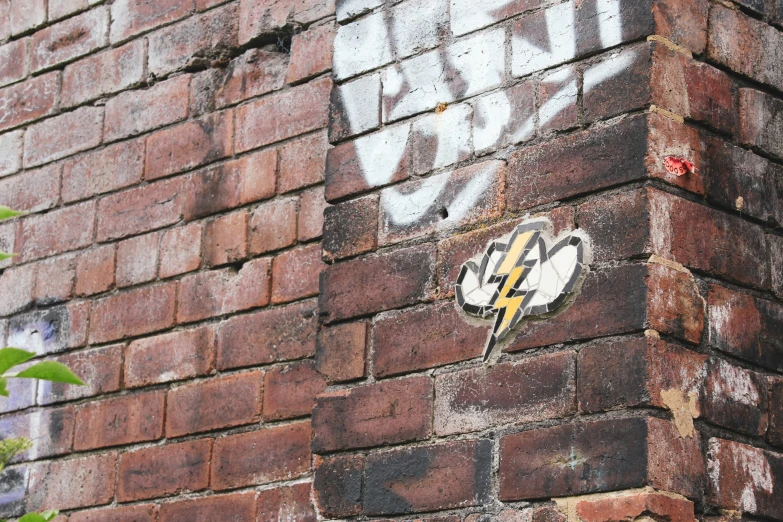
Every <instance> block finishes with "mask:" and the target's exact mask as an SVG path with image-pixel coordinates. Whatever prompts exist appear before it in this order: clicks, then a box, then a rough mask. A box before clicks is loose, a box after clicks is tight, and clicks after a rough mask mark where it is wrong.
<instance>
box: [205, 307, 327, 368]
mask: <svg viewBox="0 0 783 522" xmlns="http://www.w3.org/2000/svg"><path fill="white" fill-rule="evenodd" d="M316 330H317V317H316V306H315V303H314V302H304V303H298V304H292V305H289V306H286V307H282V308H274V309H272V310H265V311H263V312H258V313H254V314H249V315H241V316H236V317H232V318H230V319H229V320H227V321H226V322H225V323H223V324H222V325H221V327H220V330H219V333H218V349H217V363H216V365H217V367H218V368H220V369H228V368H238V367H241V366H254V365H259V364H268V363H271V362H274V361H286V360H291V359H301V358H303V357H312V355H313V354H314V353H315V335H316Z"/></svg>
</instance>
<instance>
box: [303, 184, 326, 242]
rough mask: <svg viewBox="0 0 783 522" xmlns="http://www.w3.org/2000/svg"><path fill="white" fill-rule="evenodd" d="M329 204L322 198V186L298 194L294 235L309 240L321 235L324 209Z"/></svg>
mask: <svg viewBox="0 0 783 522" xmlns="http://www.w3.org/2000/svg"><path fill="white" fill-rule="evenodd" d="M328 207H329V204H328V203H327V202H326V199H324V188H323V187H315V188H312V189H310V190H306V191H304V192H302V194H301V195H300V196H299V219H298V222H297V233H296V237H297V239H298V240H299V241H310V240H311V239H315V238H318V237H321V234H322V232H323V228H324V211H325V210H326V209H327V208H328Z"/></svg>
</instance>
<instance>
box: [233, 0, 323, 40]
mask: <svg viewBox="0 0 783 522" xmlns="http://www.w3.org/2000/svg"><path fill="white" fill-rule="evenodd" d="M239 9H240V10H239V20H240V25H239V44H240V45H244V44H246V43H247V42H249V41H251V40H253V39H255V38H257V37H259V36H265V35H267V34H271V33H274V32H275V30H276V29H280V28H282V27H285V26H286V25H288V24H289V23H295V24H309V23H310V22H314V21H316V20H318V19H320V18H324V17H326V16H329V15H331V14H334V0H283V1H281V2H275V3H272V4H270V3H269V2H267V1H266V0H242V1H241V2H240V3H239Z"/></svg>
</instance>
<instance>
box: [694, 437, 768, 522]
mask: <svg viewBox="0 0 783 522" xmlns="http://www.w3.org/2000/svg"><path fill="white" fill-rule="evenodd" d="M707 465H708V467H709V470H710V474H709V478H710V488H709V495H708V500H709V502H710V503H711V504H712V505H715V506H718V507H721V508H724V509H731V510H736V511H740V512H742V513H748V514H750V515H757V516H761V517H769V518H774V519H779V518H781V517H783V505H781V503H780V498H779V496H778V495H777V494H776V493H775V492H776V491H778V490H779V488H781V484H782V483H783V457H781V456H780V455H779V454H775V453H771V452H768V451H764V450H762V449H760V448H754V447H752V446H748V445H745V444H741V443H739V442H733V441H728V440H723V439H718V438H711V439H710V442H709V453H708V455H707Z"/></svg>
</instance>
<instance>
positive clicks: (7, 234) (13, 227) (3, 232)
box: [0, 221, 19, 268]
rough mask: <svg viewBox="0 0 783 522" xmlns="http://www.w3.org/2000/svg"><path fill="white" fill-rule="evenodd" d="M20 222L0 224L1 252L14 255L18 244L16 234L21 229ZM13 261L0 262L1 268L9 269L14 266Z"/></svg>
mask: <svg viewBox="0 0 783 522" xmlns="http://www.w3.org/2000/svg"><path fill="white" fill-rule="evenodd" d="M18 225H19V222H18V221H9V222H6V223H3V224H0V252H6V253H13V251H14V245H15V244H16V233H17V231H18V229H19V226H18ZM13 262H14V260H13V259H6V260H5V261H0V268H8V267H9V266H11V265H12V264H13Z"/></svg>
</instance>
